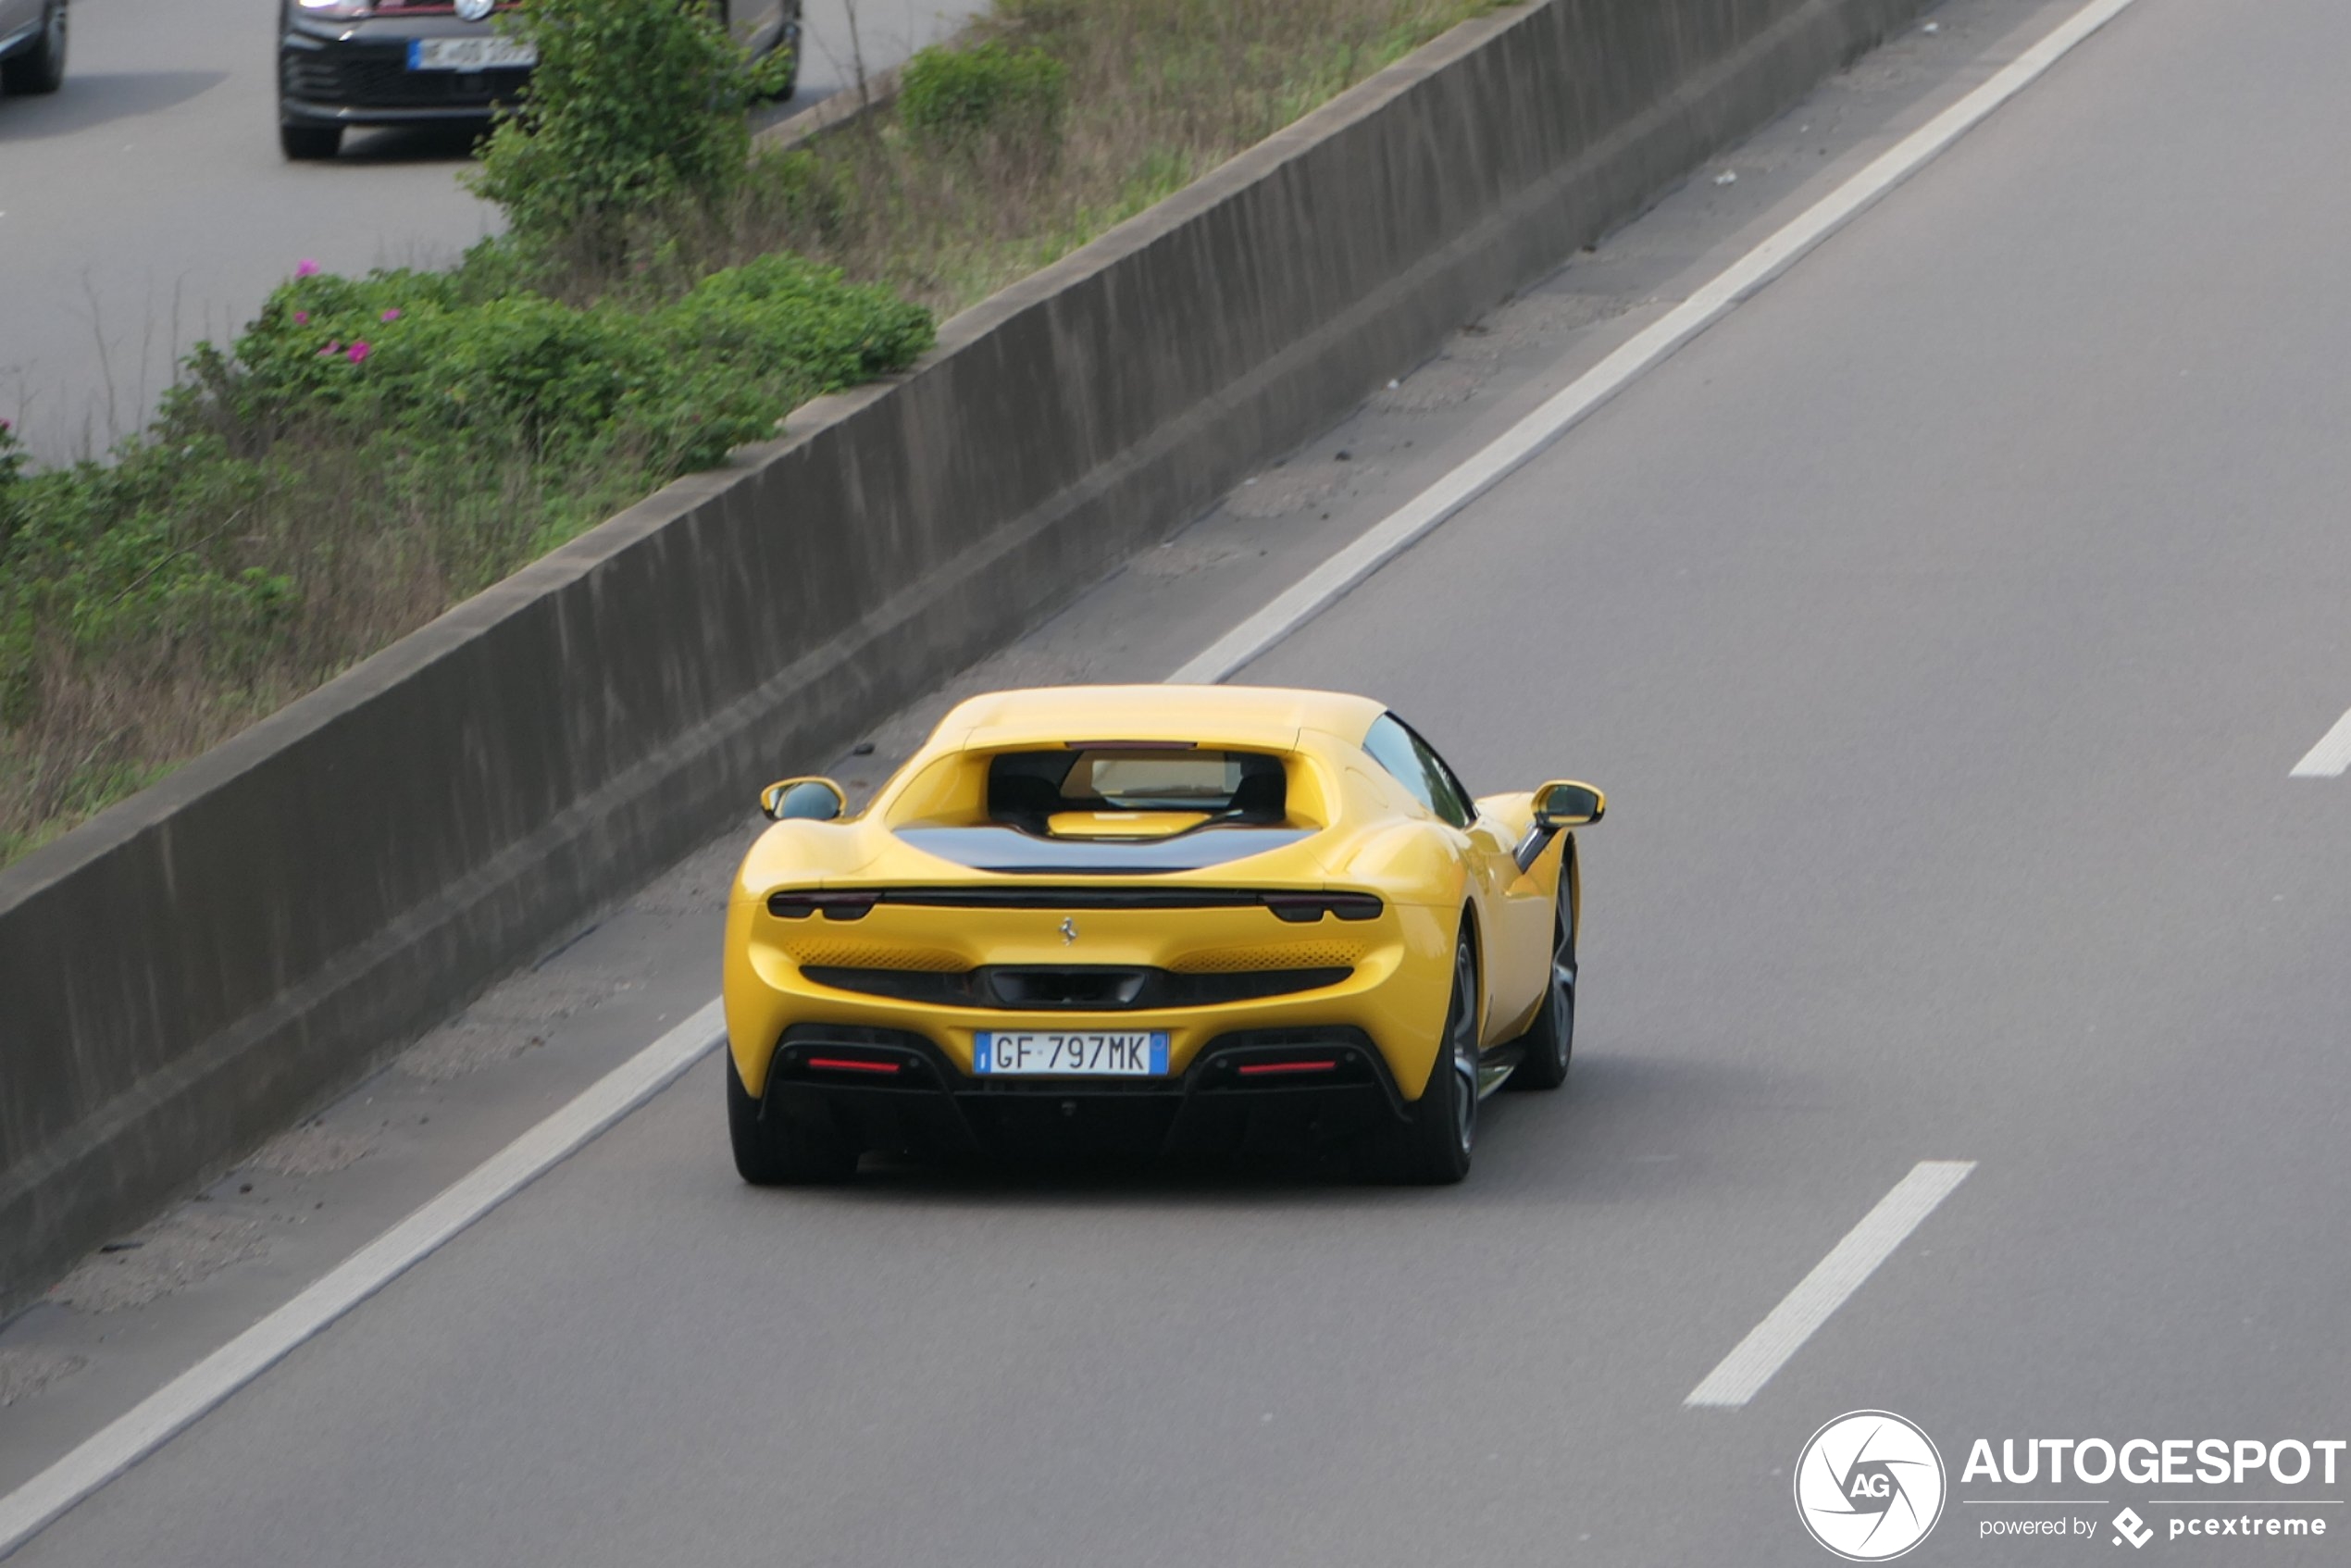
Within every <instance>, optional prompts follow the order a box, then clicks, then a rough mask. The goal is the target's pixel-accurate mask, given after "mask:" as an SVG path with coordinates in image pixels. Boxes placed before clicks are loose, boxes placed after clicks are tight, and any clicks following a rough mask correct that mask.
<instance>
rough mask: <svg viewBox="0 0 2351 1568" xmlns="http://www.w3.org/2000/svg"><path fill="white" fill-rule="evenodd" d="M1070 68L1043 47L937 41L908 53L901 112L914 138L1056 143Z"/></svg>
mask: <svg viewBox="0 0 2351 1568" xmlns="http://www.w3.org/2000/svg"><path fill="white" fill-rule="evenodd" d="M1068 94H1069V71H1068V68H1066V67H1065V66H1064V65H1063V64H1062V63H1061V61H1059V60H1057V59H1055V58H1054V57H1053V56H1051V55H1049V54H1047V53H1046V52H1045V51H1044V50H1042V49H1037V48H1027V49H1007V48H1006V47H1004V45H1002V44H997V43H988V44H980V45H979V46H978V47H977V48H974V49H945V48H939V47H938V46H936V45H934V46H933V47H931V48H928V49H925V50H922V51H921V52H920V53H918V54H916V55H915V56H914V57H913V58H912V59H910V60H908V61H907V62H906V65H905V68H904V70H903V72H902V74H901V75H900V77H899V80H898V114H899V118H900V120H901V121H902V123H903V124H904V125H905V127H906V129H907V131H909V132H910V133H912V134H913V136H914V139H915V140H916V141H917V142H919V143H923V144H924V145H926V146H928V147H931V148H934V149H947V148H953V149H963V148H968V147H971V146H973V145H975V144H976V143H979V142H981V141H982V140H984V139H999V140H1003V141H1013V142H1027V143H1045V144H1050V143H1053V142H1055V141H1057V140H1058V139H1059V138H1060V135H1061V124H1062V115H1063V112H1064V109H1065V108H1066V107H1067V104H1068Z"/></svg>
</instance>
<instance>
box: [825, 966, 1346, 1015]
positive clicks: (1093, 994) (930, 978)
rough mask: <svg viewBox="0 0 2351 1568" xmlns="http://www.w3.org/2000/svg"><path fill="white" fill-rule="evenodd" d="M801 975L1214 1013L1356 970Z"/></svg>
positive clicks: (898, 988)
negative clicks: (1210, 1009) (1230, 1004)
mask: <svg viewBox="0 0 2351 1568" xmlns="http://www.w3.org/2000/svg"><path fill="white" fill-rule="evenodd" d="M801 973H802V974H803V975H805V976H807V977H808V978H810V979H812V980H814V981H815V982H816V983H817V984H818V985H820V986H830V987H832V988H833V989H836V990H847V991H858V992H862V993H864V994H865V995H867V996H886V997H890V998H892V999H894V1000H896V1001H900V1002H925V1003H928V1004H930V1005H933V1006H940V1007H986V1008H997V1009H1005V1010H1013V1011H1019V1012H1086V1013H1115V1012H1129V1011H1133V1010H1136V1009H1139V1008H1150V1009H1154V1010H1156V1009H1165V1008H1179V1007H1213V1006H1215V1005H1216V1004H1218V1003H1220V1002H1254V1001H1258V1000H1260V999H1262V998H1264V997H1269V996H1287V995H1291V994H1293V993H1295V992H1298V991H1311V990H1320V989H1323V988H1324V987H1325V986H1335V985H1337V984H1338V983H1339V982H1340V981H1342V980H1344V979H1346V978H1347V977H1348V976H1350V975H1351V974H1353V973H1354V971H1353V970H1352V969H1350V968H1345V967H1339V966H1325V967H1317V968H1312V969H1250V970H1239V971H1228V972H1225V973H1221V974H1205V975H1178V974H1175V973H1172V972H1170V971H1168V970H1165V969H1151V968H1143V967H1139V966H1137V967H1129V966H1126V965H1120V964H1057V965H1040V964H988V965H984V966H982V967H980V968H977V969H966V970H964V971H963V972H961V973H959V974H939V973H936V972H925V971H921V970H913V969H867V968H851V967H847V966H845V965H839V964H809V965H807V966H806V967H804V968H803V969H802V971H801Z"/></svg>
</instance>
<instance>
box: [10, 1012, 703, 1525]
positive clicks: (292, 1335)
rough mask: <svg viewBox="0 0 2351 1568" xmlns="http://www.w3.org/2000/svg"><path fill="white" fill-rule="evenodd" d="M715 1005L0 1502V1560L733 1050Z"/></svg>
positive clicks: (697, 1013) (658, 1042)
mask: <svg viewBox="0 0 2351 1568" xmlns="http://www.w3.org/2000/svg"><path fill="white" fill-rule="evenodd" d="M725 1030H726V1023H725V1020H724V1018H723V1017H722V1016H721V1014H720V1013H719V1006H718V1003H717V1002H711V1003H710V1004H709V1005H708V1006H705V1007H703V1008H702V1009H701V1010H700V1011H698V1012H696V1013H695V1014H694V1015H693V1016H692V1017H690V1018H688V1019H687V1020H686V1021H685V1022H684V1023H682V1024H680V1025H678V1027H676V1028H674V1029H672V1030H670V1031H669V1032H668V1033H667V1034H665V1035H664V1036H662V1037H661V1038H660V1039H657V1040H655V1041H653V1044H651V1045H649V1046H647V1047H645V1049H644V1050H642V1051H641V1052H638V1053H637V1054H636V1055H634V1056H632V1057H630V1058H629V1059H628V1061H626V1062H624V1063H622V1064H620V1065H619V1066H617V1067H615V1068H614V1069H613V1070H612V1071H611V1072H609V1073H607V1074H605V1075H604V1076H603V1077H601V1078H599V1079H597V1080H596V1082H595V1083H594V1084H593V1085H592V1086H591V1087H590V1088H589V1089H587V1090H586V1091H585V1092H583V1093H582V1094H580V1095H579V1096H578V1098H577V1099H575V1100H573V1101H570V1102H569V1103H567V1104H566V1105H565V1106H564V1107H563V1108H562V1109H561V1110H559V1111H557V1112H556V1113H555V1114H554V1115H552V1116H549V1117H548V1118H547V1119H546V1120H545V1121H543V1122H541V1123H540V1124H539V1125H538V1126H535V1127H533V1128H531V1129H530V1130H529V1132H527V1133H525V1134H523V1135H522V1136H521V1137H520V1138H518V1139H515V1141H514V1142H512V1143H510V1144H508V1145H506V1147H505V1148H504V1149H502V1150H500V1151H498V1152H497V1153H495V1154H493V1155H491V1157H490V1158H489V1159H487V1160H485V1161H483V1162H482V1163H481V1164H479V1165H477V1166H475V1167H474V1169H473V1171H472V1172H471V1173H470V1174H468V1175H467V1176H464V1177H462V1178H460V1179H459V1180H458V1181H457V1183H456V1184H455V1185H454V1186H453V1187H451V1188H448V1189H446V1190H445V1191H443V1192H442V1194H441V1195H440V1196H439V1197H437V1198H435V1199H433V1200H432V1201H430V1202H428V1203H427V1204H425V1206H424V1207H423V1208H421V1209H418V1210H417V1212H416V1213H413V1214H410V1215H409V1216H408V1217H407V1218H406V1219H404V1220H402V1221H401V1222H400V1223H399V1224H398V1225H396V1226H392V1228H391V1229H390V1230H388V1231H386V1232H384V1233H383V1234H382V1235H381V1236H379V1237H378V1238H376V1239H375V1240H373V1241H371V1242H369V1243H368V1244H367V1246H365V1247H363V1248H361V1249H360V1250H359V1251H356V1252H355V1253H353V1254H352V1255H351V1256H350V1257H349V1258H347V1259H345V1260H344V1261H343V1262H342V1263H340V1264H339V1265H337V1266H336V1267H335V1268H334V1269H333V1270H332V1271H330V1273H328V1274H327V1275H326V1276H323V1277H322V1278H320V1279H319V1280H318V1281H317V1283H316V1284H314V1285H312V1286H311V1287H310V1288H308V1289H306V1290H305V1291H303V1292H302V1294H301V1295H299V1296H296V1297H295V1298H294V1299H293V1300H291V1301H288V1302H287V1303H286V1304H285V1305H284V1306H282V1307H280V1308H279V1309H278V1310H277V1311H276V1312H274V1313H270V1314H269V1315H268V1316H267V1317H265V1318H263V1319H262V1320H261V1321H260V1322H259V1323H256V1324H255V1325H253V1326H252V1327H251V1328H248V1329H246V1330H245V1331H244V1332H243V1333H242V1334H240V1335H238V1336H237V1337H236V1338H234V1339H231V1340H230V1341H229V1342H228V1343H227V1344H226V1345H223V1346H221V1347H220V1349H218V1350H215V1351H213V1353H212V1354H210V1355H208V1356H206V1357H205V1359H204V1360H202V1361H200V1362H198V1363H196V1364H195V1365H194V1366H193V1367H191V1368H189V1369H188V1370H187V1371H186V1372H184V1373H182V1374H181V1375H180V1376H178V1377H177V1378H174V1379H173V1380H172V1381H171V1382H169V1383H168V1384H166V1385H165V1386H164V1387H163V1388H159V1389H157V1390H156V1391H155V1393H153V1394H151V1395H149V1396H148V1397H147V1398H146V1399H144V1400H141V1401H140V1402H139V1403H138V1404H137V1405H136V1406H134V1407H133V1408H132V1409H131V1411H130V1412H127V1413H125V1414H124V1415H122V1416H120V1417H118V1418H117V1419H116V1421H115V1422H114V1424H113V1425H109V1426H107V1427H106V1428H105V1429H104V1430H103V1431H101V1432H99V1433H98V1434H97V1435H96V1436H95V1437H92V1438H90V1440H89V1441H87V1442H85V1443H83V1444H82V1445H81V1447H80V1448H78V1449H75V1450H72V1451H71V1452H70V1453H68V1454H67V1455H66V1456H65V1457H64V1458H63V1459H61V1460H59V1461H57V1462H56V1463H55V1464H53V1465H51V1466H50V1467H49V1468H48V1469H46V1470H44V1471H43V1472H42V1473H41V1474H40V1475H36V1476H34V1477H33V1478H32V1479H31V1480H30V1481H27V1482H26V1483H25V1484H24V1485H23V1486H21V1487H18V1488H17V1489H16V1490H15V1491H13V1492H11V1493H9V1494H8V1495H7V1497H6V1499H0V1557H5V1556H6V1555H7V1554H8V1553H9V1552H12V1551H14V1550H15V1549H17V1548H18V1547H19V1546H22V1545H23V1544H24V1543H25V1542H26V1541H27V1540H28V1539H30V1538H31V1537H32V1536H33V1534H34V1533H35V1532H37V1531H38V1530H40V1529H41V1528H42V1527H43V1526H44V1525H45V1524H48V1523H49V1522H50V1521H51V1520H53V1519H55V1518H56V1517H57V1515H59V1514H60V1513H63V1512H65V1511H66V1510H67V1509H69V1508H71V1507H72V1506H73V1505H74V1504H75V1503H78V1502H80V1501H81V1500H82V1499H83V1498H86V1497H88V1496H89V1495H90V1494H91V1493H92V1492H94V1491H96V1490H97V1489H98V1488H99V1487H103V1486H105V1485H106V1483H107V1482H108V1481H111V1480H113V1479H114V1478H115V1477H116V1476H117V1475H121V1474H122V1473H123V1472H124V1471H126V1470H128V1469H130V1468H131V1466H132V1465H133V1464H136V1463H137V1462H139V1461H140V1460H142V1459H144V1458H145V1457H146V1456H147V1455H148V1454H150V1453H152V1452H154V1451H155V1450H156V1449H157V1448H159V1447H161V1446H162V1445H163V1443H164V1442H165V1441H166V1440H167V1439H168V1438H169V1437H171V1436H172V1434H174V1433H176V1432H178V1431H179V1430H180V1428H182V1427H184V1426H186V1425H189V1424H190V1423H192V1422H193V1421H194V1420H195V1419H196V1418H197V1417H199V1416H201V1415H203V1414H204V1413H205V1412H206V1411H208V1410H210V1409H212V1408H213V1406H215V1405H217V1404H218V1403H220V1401H221V1400H225V1399H227V1398H228V1397H229V1396H230V1395H231V1394H233V1393H235V1392H236V1391H237V1390H238V1389H240V1388H243V1387H244V1386H245V1385H246V1384H247V1383H250V1382H252V1381H253V1380H254V1379H255V1377H258V1376H259V1375H261V1374H262V1373H263V1372H265V1371H267V1369H268V1368H269V1367H271V1366H272V1365H274V1364H276V1363H278V1362H279V1361H280V1360H282V1359H283V1358H284V1357H285V1356H286V1355H287V1353H288V1352H290V1351H292V1350H293V1349H294V1347H296V1346H297V1345H300V1344H301V1343H302V1342H303V1341H304V1340H305V1339H308V1338H311V1337H312V1336H313V1335H315V1334H317V1333H318V1332H319V1331H320V1330H322V1329H324V1328H326V1327H327V1326H328V1325H330V1324H331V1323H333V1322H334V1321H335V1320H336V1319H337V1318H339V1317H341V1316H342V1314H343V1313H347V1312H349V1311H351V1309H352V1308H354V1307H355V1306H357V1305H358V1304H359V1303H360V1302H362V1301H364V1300H367V1298H368V1297H370V1296H372V1295H374V1294H375V1293H376V1292H377V1291H379V1290H380V1289H382V1288H384V1287H385V1286H387V1285H389V1284H391V1283H392V1281H393V1280H394V1279H397V1278H398V1277H400V1276H401V1275H403V1274H404V1273H405V1272H407V1270H408V1269H409V1268H410V1267H411V1266H412V1265H413V1264H415V1263H417V1262H418V1261H419V1260H421V1259H423V1258H424V1257H425V1256H426V1255H427V1254H429V1253H430V1252H431V1251H433V1250H434V1249H436V1248H438V1247H439V1246H441V1245H442V1243H443V1242H445V1241H447V1240H448V1239H449V1238H451V1237H454V1236H455V1235H456V1234H457V1233H458V1232H459V1231H462V1230H464V1229H465V1228H466V1226H469V1225H471V1224H473V1223H474V1221H476V1220H478V1219H479V1218H481V1216H482V1215H484V1214H486V1213H489V1212H490V1211H491V1210H492V1209H494V1208H496V1207H497V1206H498V1205H499V1204H501V1203H503V1202H504V1201H506V1200H507V1199H508V1198H510V1197H512V1196H514V1194H516V1192H519V1191H520V1190H521V1189H522V1188H524V1187H525V1186H527V1185H529V1183H530V1182H531V1181H532V1180H533V1179H535V1178H536V1177H538V1176H541V1175H542V1174H543V1173H545V1172H546V1170H547V1169H548V1168H549V1167H550V1166H552V1165H554V1164H556V1162H558V1161H560V1160H562V1159H563V1158H564V1156H566V1155H567V1154H569V1153H571V1152H572V1151H574V1150H576V1149H578V1148H579V1146H580V1145H582V1144H584V1143H586V1142H587V1141H588V1140H589V1139H592V1138H594V1137H595V1136H596V1135H597V1134H598V1133H600V1132H602V1131H603V1130H604V1129H605V1128H606V1127H608V1126H612V1125H613V1124H614V1123H615V1122H616V1121H618V1120H620V1118H621V1117H623V1116H625V1115H627V1114H628V1113H629V1112H631V1111H633V1110H635V1109H636V1108H637V1107H638V1106H640V1105H641V1104H643V1103H644V1102H645V1101H648V1100H651V1099H652V1098H653V1096H654V1095H655V1094H658V1093H659V1092H660V1091H661V1090H662V1089H665V1088H666V1087H667V1086H668V1085H669V1084H670V1083H672V1082H674V1081H675V1080H676V1079H677V1078H678V1076H679V1075H680V1074H682V1073H683V1072H685V1070H686V1069H687V1068H689V1067H690V1066H692V1065H693V1064H695V1063H696V1062H698V1061H700V1060H701V1059H702V1058H703V1056H704V1055H706V1054H708V1053H709V1052H710V1050H711V1048H712V1047H714V1046H715V1045H716V1044H717V1043H718V1042H719V1040H720V1039H723V1038H725Z"/></svg>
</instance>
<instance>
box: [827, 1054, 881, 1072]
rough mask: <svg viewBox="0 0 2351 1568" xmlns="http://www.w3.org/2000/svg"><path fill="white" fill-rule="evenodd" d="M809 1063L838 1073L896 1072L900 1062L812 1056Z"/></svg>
mask: <svg viewBox="0 0 2351 1568" xmlns="http://www.w3.org/2000/svg"><path fill="white" fill-rule="evenodd" d="M808 1064H809V1065H810V1066H811V1067H820V1068H824V1069H827V1070H828V1071H831V1072H836V1073H895V1072H896V1071H898V1064H897V1063H895V1062H860V1061H857V1060H855V1059H853V1058H852V1057H847V1056H811V1057H810V1058H809V1059H808Z"/></svg>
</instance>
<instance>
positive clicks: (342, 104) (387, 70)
mask: <svg viewBox="0 0 2351 1568" xmlns="http://www.w3.org/2000/svg"><path fill="white" fill-rule="evenodd" d="M281 59H282V61H283V69H284V81H285V89H286V96H287V97H289V98H295V99H299V100H301V101H302V102H304V103H309V104H326V105H331V106H335V107H339V108H354V109H434V108H479V109H482V110H484V111H485V112H486V111H487V110H488V109H489V108H490V107H491V106H492V105H494V104H500V103H512V102H514V101H515V99H516V97H517V96H519V95H520V93H521V91H522V85H523V83H524V82H525V81H529V79H530V72H529V69H528V68H521V69H506V70H483V71H454V70H410V69H409V68H408V55H407V48H406V45H404V44H401V45H394V46H392V47H371V46H363V45H355V44H341V45H335V46H331V47H329V48H326V49H322V50H319V51H317V52H316V53H294V52H292V51H288V52H287V53H286V54H285V55H284V56H281Z"/></svg>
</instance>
